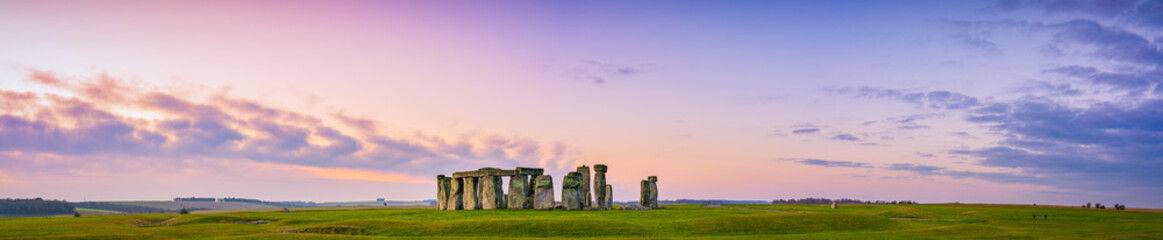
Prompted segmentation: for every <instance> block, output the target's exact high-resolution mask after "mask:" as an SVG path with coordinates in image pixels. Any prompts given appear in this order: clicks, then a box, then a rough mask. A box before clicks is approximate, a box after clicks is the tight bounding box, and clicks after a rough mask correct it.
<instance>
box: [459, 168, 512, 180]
mask: <svg viewBox="0 0 1163 240" xmlns="http://www.w3.org/2000/svg"><path fill="white" fill-rule="evenodd" d="M514 175H517V170H501V169H485V170H476V171H467V172H455V173H452V177H464V178H467V177H489V176H514Z"/></svg>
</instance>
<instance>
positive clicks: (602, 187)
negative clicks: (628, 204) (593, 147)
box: [593, 164, 610, 210]
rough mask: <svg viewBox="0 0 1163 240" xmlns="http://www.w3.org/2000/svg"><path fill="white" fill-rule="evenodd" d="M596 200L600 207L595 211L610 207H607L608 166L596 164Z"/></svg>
mask: <svg viewBox="0 0 1163 240" xmlns="http://www.w3.org/2000/svg"><path fill="white" fill-rule="evenodd" d="M593 188H594V200H596V201H597V204H598V206H597V207H595V208H594V209H598V210H606V209H609V208H610V206H609V205H606V202H607V199H606V165H605V164H594V186H593Z"/></svg>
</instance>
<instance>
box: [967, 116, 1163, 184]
mask: <svg viewBox="0 0 1163 240" xmlns="http://www.w3.org/2000/svg"><path fill="white" fill-rule="evenodd" d="M1007 106H1008V108H1009V111H1006V112H1004V113H1000V114H997V115H993V117H989V118H980V117H979V118H974V119H973V120H975V121H978V122H983V123H990V124H993V125H992V126H991V127H992V128H993V129H994V130H995V131H998V132H1002V133H1005V134H1006V135H1005V137H1006V138H1005V140H1003V141H1002V142H1001V143H1000V146H997V147H992V148H984V149H976V150H958V151H952V153H956V154H963V155H968V156H974V157H978V158H980V159H982V160H981V162H980V164H981V165H984V166H993V167H1005V168H1016V169H1022V170H1024V171H1027V172H1030V173H1033V174H1038V175H1041V176H1046V177H1048V178H1058V179H1080V180H1081V179H1085V180H1084V182H1085V183H1086V184H1081V183H1080V184H1077V185H1069V186H1066V187H1088V188H1092V189H1096V188H1099V187H1098V186H1099V185H1101V186H1107V187H1113V186H1120V187H1122V186H1141V187H1158V184H1157V183H1160V182H1163V176H1159V175H1158V174H1157V173H1158V172H1159V171H1163V100H1149V101H1145V102H1142V103H1138V104H1132V105H1129V106H1127V105H1124V104H1114V103H1109V102H1102V103H1096V104H1092V105H1090V106H1089V107H1086V108H1073V107H1069V106H1068V105H1066V104H1064V103H1059V102H1055V101H1050V100H1047V99H1025V100H1019V101H1015V102H1012V103H1009V104H1007Z"/></svg>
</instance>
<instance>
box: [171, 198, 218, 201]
mask: <svg viewBox="0 0 1163 240" xmlns="http://www.w3.org/2000/svg"><path fill="white" fill-rule="evenodd" d="M174 201H175V202H214V201H217V199H215V198H212V197H211V198H202V197H187V198H184V197H176V198H174Z"/></svg>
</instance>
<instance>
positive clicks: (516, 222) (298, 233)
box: [0, 204, 1163, 239]
mask: <svg viewBox="0 0 1163 240" xmlns="http://www.w3.org/2000/svg"><path fill="white" fill-rule="evenodd" d="M280 209H281V208H280ZM338 209H352V210H338ZM256 210H263V211H266V210H267V209H256ZM292 211H293V212H292V213H283V212H281V211H272V212H234V213H212V212H201V213H195V214H190V215H179V214H141V215H105V216H84V217H80V218H73V217H71V216H69V217H49V218H44V217H40V218H17V219H13V218H9V219H0V238H4V239H9V238H151V239H156V238H163V239H166V238H169V239H184V238H237V239H271V238H274V239H300V238H382V237H393V238H433V237H444V238H495V239H510V238H543V237H551V238H565V237H578V238H602V239H606V238H615V239H621V238H630V239H635V238H682V239H689V238H744V239H773V238H780V239H855V238H862V239H863V238H893V239H900V238H918V239H947V238H958V239H965V238H976V239H981V238H989V239H996V238H1001V239H1016V238H1043V239H1129V238H1134V239H1144V238H1145V239H1160V238H1163V214H1160V213H1152V212H1132V211H1125V212H1124V211H1113V210H1096V209H1080V208H1064V207H1031V206H1006V205H954V204H943V205H841V206H840V208H839V209H831V208H829V207H828V206H827V205H724V206H721V207H704V206H699V205H670V206H668V207H667V209H660V210H652V211H600V212H597V211H537V210H492V211H439V210H435V209H432V208H385V207H370V208H360V207H347V208H328V209H326V210H320V209H318V208H302V209H297V208H292ZM1034 214H1037V215H1038V219H1036V220H1035V219H1032V215H1034ZM1042 215H1048V218H1047V219H1043V217H1042Z"/></svg>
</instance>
